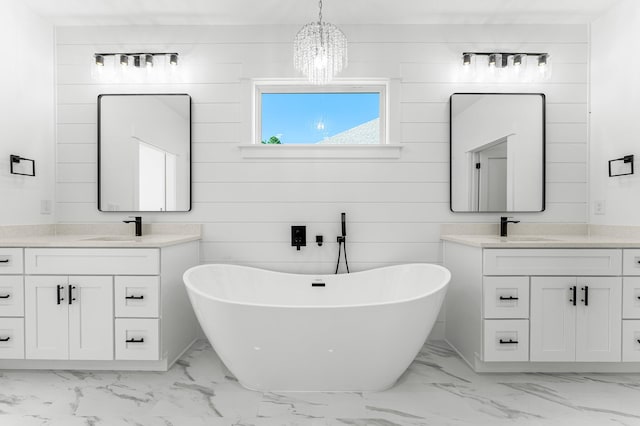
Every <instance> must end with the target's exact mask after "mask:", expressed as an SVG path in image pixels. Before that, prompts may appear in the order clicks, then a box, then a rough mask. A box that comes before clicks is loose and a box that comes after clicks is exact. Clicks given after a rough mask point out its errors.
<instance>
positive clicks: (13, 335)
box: [0, 318, 24, 359]
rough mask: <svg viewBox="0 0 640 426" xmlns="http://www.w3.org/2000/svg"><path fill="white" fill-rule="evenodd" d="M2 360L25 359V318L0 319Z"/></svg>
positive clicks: (0, 357) (0, 351)
mask: <svg viewBox="0 0 640 426" xmlns="http://www.w3.org/2000/svg"><path fill="white" fill-rule="evenodd" d="M0 359H24V318H0Z"/></svg>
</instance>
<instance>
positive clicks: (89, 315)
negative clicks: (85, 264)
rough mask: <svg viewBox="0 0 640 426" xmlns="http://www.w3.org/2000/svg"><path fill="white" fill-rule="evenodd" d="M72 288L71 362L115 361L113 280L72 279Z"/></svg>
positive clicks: (70, 318)
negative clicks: (72, 360) (73, 360)
mask: <svg viewBox="0 0 640 426" xmlns="http://www.w3.org/2000/svg"><path fill="white" fill-rule="evenodd" d="M69 285H70V286H72V299H71V303H70V304H69V359H75V360H111V359H113V277H104V276H103V277H91V276H72V277H69ZM73 287H75V288H73ZM67 296H69V295H67ZM73 299H75V300H73Z"/></svg>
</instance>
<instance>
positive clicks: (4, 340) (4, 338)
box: [0, 337, 11, 342]
mask: <svg viewBox="0 0 640 426" xmlns="http://www.w3.org/2000/svg"><path fill="white" fill-rule="evenodd" d="M9 340H11V337H0V342H8V341H9Z"/></svg>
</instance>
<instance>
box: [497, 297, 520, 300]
mask: <svg viewBox="0 0 640 426" xmlns="http://www.w3.org/2000/svg"><path fill="white" fill-rule="evenodd" d="M500 300H518V298H517V297H513V296H509V297H504V296H500Z"/></svg>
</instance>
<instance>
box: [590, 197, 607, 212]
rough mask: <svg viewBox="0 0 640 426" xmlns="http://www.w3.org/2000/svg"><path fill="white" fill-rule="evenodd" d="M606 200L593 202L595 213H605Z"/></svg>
mask: <svg viewBox="0 0 640 426" xmlns="http://www.w3.org/2000/svg"><path fill="white" fill-rule="evenodd" d="M606 207H607V205H606V202H605V201H604V200H596V201H594V202H593V214H599V215H603V214H605V211H606Z"/></svg>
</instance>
